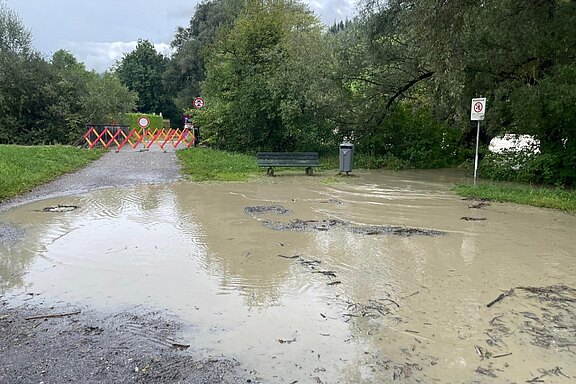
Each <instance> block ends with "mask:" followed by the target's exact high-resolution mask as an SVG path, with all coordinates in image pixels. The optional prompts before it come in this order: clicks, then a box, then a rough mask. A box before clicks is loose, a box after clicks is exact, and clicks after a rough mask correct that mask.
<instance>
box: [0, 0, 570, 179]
mask: <svg viewBox="0 0 576 384" xmlns="http://www.w3.org/2000/svg"><path fill="white" fill-rule="evenodd" d="M0 7H1V8H0V26H7V27H3V28H2V29H0V34H2V36H0V37H1V39H0V41H1V42H2V47H0V49H1V51H0V68H1V69H2V70H1V71H0V77H2V78H0V84H1V85H0V87H1V88H0V143H7V142H18V143H39V142H47V143H48V142H70V141H74V140H75V139H76V138H77V137H78V134H79V131H80V130H81V128H82V126H83V124H86V123H88V122H91V123H97V122H105V121H108V120H111V119H115V118H117V116H118V114H120V113H123V112H128V111H138V112H148V113H158V114H159V113H163V115H164V116H167V117H169V118H170V119H171V120H172V122H173V123H178V124H179V123H180V121H181V120H180V116H181V114H182V113H184V112H185V113H187V114H190V115H191V116H192V119H193V121H194V123H195V124H197V125H200V126H201V127H202V129H203V135H202V136H203V138H204V139H205V143H206V144H209V145H212V146H215V147H218V148H222V149H228V150H233V151H242V152H254V151H257V150H315V151H320V152H333V151H335V148H337V144H338V143H339V142H341V141H342V140H344V139H346V140H351V141H353V142H354V143H355V144H356V146H357V150H359V151H362V152H363V153H364V154H368V155H369V156H370V158H371V159H373V160H372V165H373V166H375V167H382V166H385V167H391V168H403V167H444V166H453V165H459V164H462V163H465V162H467V161H469V160H470V159H471V158H472V154H473V148H474V140H475V128H476V127H475V124H472V123H471V122H470V120H469V119H470V103H471V99H472V98H473V97H480V96H482V97H486V98H487V99H488V103H487V113H486V121H485V122H484V123H483V124H482V132H481V141H482V145H483V147H482V148H486V145H487V143H488V142H489V140H490V139H491V138H492V137H494V136H497V135H499V134H503V133H518V134H529V135H533V136H534V137H535V138H536V139H538V140H539V142H540V152H539V153H537V154H532V152H526V153H519V154H518V153H514V154H508V155H499V156H495V155H489V156H486V157H485V159H484V160H483V163H482V169H481V171H483V173H482V174H483V175H488V176H491V177H495V178H502V179H512V180H521V181H529V182H536V183H548V184H557V185H566V186H570V185H574V184H576V107H575V104H574V103H575V100H576V60H575V59H576V2H574V1H565V0H546V1H528V2H526V1H521V0H485V1H483V2H482V4H481V6H480V5H479V4H478V3H477V2H470V1H448V2H438V1H437V0H408V1H406V0H389V1H385V2H376V1H373V0H364V1H362V2H361V3H360V4H359V12H358V15H357V16H356V17H354V18H353V19H351V20H347V21H343V22H339V23H336V24H334V25H332V26H330V27H327V26H326V25H324V24H322V23H321V22H320V20H319V19H318V17H316V16H315V15H314V14H313V13H312V12H311V11H310V10H309V9H308V7H307V6H306V5H305V4H303V3H302V2H300V1H296V0H266V1H260V0H258V1H257V0H248V1H246V0H205V1H203V2H202V3H200V4H198V6H197V7H196V12H195V14H194V15H193V16H192V17H191V19H190V23H189V25H188V26H186V27H181V28H179V29H178V30H177V32H176V34H175V36H174V38H173V41H172V48H173V49H174V53H173V55H172V56H171V57H170V58H168V57H165V56H163V55H161V54H159V53H157V52H156V51H155V50H154V47H153V45H152V44H151V43H150V42H148V41H146V40H143V41H140V42H139V44H138V46H137V47H136V49H135V50H134V51H133V52H131V53H129V54H127V55H125V57H124V58H123V59H122V60H121V61H119V62H118V63H117V64H116V65H115V66H114V68H112V69H111V70H110V71H109V72H107V73H106V74H104V75H99V74H96V73H94V72H89V71H86V70H85V68H84V66H83V64H81V63H78V62H77V61H76V60H75V59H74V57H73V56H72V55H70V54H69V53H68V52H65V51H59V52H57V53H56V54H54V56H53V57H52V58H51V59H50V60H45V59H44V58H42V57H41V56H40V55H39V54H38V53H36V52H34V50H33V48H32V47H31V45H30V34H29V32H28V30H27V29H26V28H25V27H24V26H22V24H21V23H20V21H19V19H18V17H17V15H15V14H14V13H13V12H11V11H10V10H9V9H8V8H6V7H5V6H3V5H0ZM8 80H9V81H8ZM196 96H202V97H203V98H204V99H205V101H206V107H205V108H203V109H200V110H196V109H193V108H192V100H193V99H194V97H196ZM483 152H485V150H483Z"/></svg>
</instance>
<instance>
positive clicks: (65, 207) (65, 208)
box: [41, 204, 80, 212]
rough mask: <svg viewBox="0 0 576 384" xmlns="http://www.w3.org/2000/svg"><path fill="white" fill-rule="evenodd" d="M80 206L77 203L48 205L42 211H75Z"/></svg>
mask: <svg viewBox="0 0 576 384" xmlns="http://www.w3.org/2000/svg"><path fill="white" fill-rule="evenodd" d="M78 208H80V207H79V206H77V205H60V204H58V205H56V206H53V207H46V208H42V210H41V211H42V212H70V211H75V210H76V209H78Z"/></svg>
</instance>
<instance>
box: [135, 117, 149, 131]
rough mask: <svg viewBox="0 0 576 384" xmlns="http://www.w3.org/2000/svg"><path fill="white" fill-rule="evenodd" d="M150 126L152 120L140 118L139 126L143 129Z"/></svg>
mask: <svg viewBox="0 0 576 384" xmlns="http://www.w3.org/2000/svg"><path fill="white" fill-rule="evenodd" d="M149 125H150V119H149V118H148V117H146V116H140V117H139V118H138V126H139V127H140V128H142V129H145V128H148V126H149Z"/></svg>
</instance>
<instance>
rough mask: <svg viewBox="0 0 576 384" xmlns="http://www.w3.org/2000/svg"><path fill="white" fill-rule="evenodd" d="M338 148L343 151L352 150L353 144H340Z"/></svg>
mask: <svg viewBox="0 0 576 384" xmlns="http://www.w3.org/2000/svg"><path fill="white" fill-rule="evenodd" d="M340 148H343V149H352V148H354V144H352V143H342V144H340Z"/></svg>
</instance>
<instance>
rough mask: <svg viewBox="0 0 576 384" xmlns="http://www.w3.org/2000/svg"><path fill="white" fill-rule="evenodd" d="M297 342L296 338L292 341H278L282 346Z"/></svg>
mask: <svg viewBox="0 0 576 384" xmlns="http://www.w3.org/2000/svg"><path fill="white" fill-rule="evenodd" d="M295 341H296V338H293V339H290V340H286V339H278V342H279V343H280V344H291V343H293V342H295Z"/></svg>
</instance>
